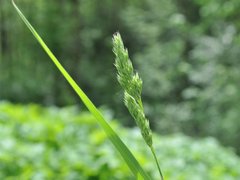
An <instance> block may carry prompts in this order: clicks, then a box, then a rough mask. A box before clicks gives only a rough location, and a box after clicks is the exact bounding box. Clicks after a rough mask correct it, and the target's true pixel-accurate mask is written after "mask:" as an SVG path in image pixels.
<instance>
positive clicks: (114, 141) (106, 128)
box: [12, 0, 151, 180]
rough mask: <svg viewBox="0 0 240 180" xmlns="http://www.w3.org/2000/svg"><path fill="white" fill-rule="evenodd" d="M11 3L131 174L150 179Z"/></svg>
mask: <svg viewBox="0 0 240 180" xmlns="http://www.w3.org/2000/svg"><path fill="white" fill-rule="evenodd" d="M12 3H13V6H14V7H15V9H16V11H17V12H18V14H19V16H20V17H21V19H22V20H23V21H24V23H25V24H26V26H27V27H28V28H29V30H30V31H31V32H32V34H33V35H34V37H35V38H36V39H37V41H38V42H39V43H40V45H41V46H42V48H43V49H44V50H45V52H46V53H47V54H48V56H49V57H50V58H51V60H52V61H53V63H54V64H55V65H56V67H57V68H58V69H59V71H60V72H61V73H62V75H63V76H64V77H65V79H66V80H67V81H68V83H69V84H70V85H71V86H72V88H73V89H74V91H75V92H76V93H77V94H78V96H79V97H80V99H81V100H82V101H83V103H84V104H85V106H86V107H87V108H88V110H89V111H90V112H91V113H92V114H93V115H94V116H95V118H96V119H97V120H98V123H99V124H100V125H101V127H102V128H103V130H104V131H105V133H106V134H107V137H108V138H109V139H110V141H111V142H112V144H113V145H114V147H115V148H116V149H117V150H118V152H119V153H120V154H121V156H122V157H123V159H124V160H125V162H126V163H127V165H128V167H129V168H130V169H131V171H132V172H133V174H134V175H135V176H136V178H137V179H139V175H140V177H142V178H144V179H146V180H149V179H151V178H150V177H149V175H148V174H147V173H146V172H145V171H144V170H143V168H142V167H141V166H140V164H139V163H138V161H137V160H136V159H135V157H134V156H133V154H132V153H131V152H130V150H129V149H128V148H127V146H126V145H125V144H124V143H123V142H122V140H121V139H120V138H119V136H118V135H117V133H116V132H115V131H114V130H113V129H112V128H111V126H110V125H109V124H108V123H107V121H106V120H105V119H104V117H103V116H102V114H101V113H100V111H99V110H98V109H97V108H96V107H95V105H94V104H93V103H92V102H91V100H90V99H89V98H88V97H87V95H86V94H85V93H84V92H83V91H82V89H81V88H80V87H79V86H78V85H77V83H76V82H75V81H74V80H73V79H72V77H71V76H70V75H69V74H68V72H67V71H66V70H65V69H64V67H63V66H62V65H61V64H60V62H59V61H58V60H57V58H56V57H55V56H54V54H53V53H52V52H51V50H50V49H49V48H48V47H47V45H46V44H45V43H44V41H43V40H42V38H41V37H40V35H39V34H38V33H37V32H36V30H35V29H34V28H33V27H32V25H31V24H30V23H29V21H28V20H27V19H26V17H25V16H24V15H23V13H22V12H21V11H20V9H19V8H18V7H17V5H16V4H15V3H14V1H13V0H12ZM140 179H141V178H140Z"/></svg>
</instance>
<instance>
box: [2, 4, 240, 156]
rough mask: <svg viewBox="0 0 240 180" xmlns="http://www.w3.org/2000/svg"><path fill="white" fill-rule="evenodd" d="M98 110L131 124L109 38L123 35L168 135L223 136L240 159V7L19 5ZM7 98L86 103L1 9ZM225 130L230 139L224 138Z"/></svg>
mask: <svg viewBox="0 0 240 180" xmlns="http://www.w3.org/2000/svg"><path fill="white" fill-rule="evenodd" d="M19 5H20V7H21V8H22V9H23V11H24V12H25V14H26V15H27V17H28V18H29V20H30V21H31V22H32V23H33V25H34V26H35V27H36V29H37V30H38V31H39V32H40V34H41V35H42V37H43V38H44V39H45V40H46V42H47V44H48V45H49V47H50V48H51V49H52V50H53V51H54V53H55V54H56V56H57V57H59V59H60V60H61V62H62V63H63V65H64V66H65V67H66V69H67V70H68V71H69V72H70V73H71V75H73V77H74V78H75V79H76V80H77V82H78V83H79V84H80V85H81V87H83V89H84V90H85V91H86V92H87V94H88V95H89V96H90V97H91V99H92V100H93V101H94V102H96V104H97V105H102V104H104V105H107V106H108V107H110V108H111V109H113V110H114V111H115V113H116V116H117V117H120V118H119V119H122V122H123V123H124V124H127V125H133V124H134V122H133V121H132V120H131V121H130V120H129V119H130V116H127V115H125V113H126V109H125V108H124V106H123V103H122V100H121V99H122V98H121V97H122V93H121V90H120V89H119V86H118V84H117V81H116V75H115V69H114V67H113V62H114V56H113V53H111V49H112V44H111V36H112V34H113V33H114V32H116V31H120V32H121V34H122V36H123V39H124V42H125V44H126V46H127V47H128V49H129V53H130V57H131V58H132V60H133V63H134V65H135V66H136V67H137V69H138V71H139V74H140V76H141V77H142V78H143V95H144V99H143V101H144V103H145V107H146V109H145V110H146V113H147V114H148V116H149V119H150V120H151V121H152V122H151V123H152V126H153V127H154V128H155V130H157V131H158V132H160V133H172V132H184V133H186V134H188V135H193V136H209V135H211V136H215V137H217V138H219V139H220V140H221V142H222V143H224V144H226V145H231V146H234V147H236V148H237V150H238V151H239V152H240V142H239V140H238V139H239V136H238V132H239V131H240V122H239V120H238V118H239V117H240V111H239V109H240V94H239V93H238V89H239V88H240V84H239V82H240V71H239V68H240V63H239V60H238V59H239V57H240V51H239V49H240V33H239V32H240V22H239V8H240V1H239V0H229V1H223V0H220V1H219V0H209V1H206V0H193V1H190V0H179V1H177V0H170V1H163V0H159V1H156V0H147V1H144V0H138V1H137V0H134V1H130V2H129V1H126V0H124V1H111V0H102V1H101V3H99V1H97V0H92V1H86V0H70V1H66V0H61V1H56V0H53V1H34V2H33V1H29V0H22V1H21V3H20V4H19ZM0 10H1V12H0V20H1V26H0V58H1V59H0V72H1V75H0V99H8V100H11V101H14V102H38V103H43V104H56V105H60V106H62V105H68V104H75V103H77V102H79V101H78V98H77V97H76V96H75V95H74V93H73V91H72V90H71V88H69V86H68V85H67V83H66V82H65V80H64V79H63V78H62V77H61V75H60V74H59V73H58V72H57V71H56V69H55V68H54V66H53V65H52V63H51V62H50V61H49V59H48V57H47V56H46V55H45V54H44V52H43V51H42V50H41V49H40V48H39V45H38V44H37V43H36V42H35V40H34V39H33V38H32V36H31V35H30V33H29V32H28V31H27V30H26V28H25V26H24V25H23V24H22V22H21V21H18V19H17V18H18V17H17V16H16V14H15V12H14V10H13V8H12V6H11V4H10V2H8V1H0ZM223 132H224V133H223Z"/></svg>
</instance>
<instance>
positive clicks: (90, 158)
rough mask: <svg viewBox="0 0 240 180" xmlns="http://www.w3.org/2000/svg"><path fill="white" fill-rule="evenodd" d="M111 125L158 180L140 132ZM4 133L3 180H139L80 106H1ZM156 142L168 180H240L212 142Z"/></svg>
mask: <svg viewBox="0 0 240 180" xmlns="http://www.w3.org/2000/svg"><path fill="white" fill-rule="evenodd" d="M105 114H106V116H109V117H110V114H109V113H107V111H106V113H105ZM110 123H111V125H112V126H113V127H114V128H115V129H116V130H117V131H118V132H119V135H120V136H121V137H122V138H123V140H124V141H125V142H126V144H127V145H128V146H129V148H130V149H131V150H132V151H133V153H134V154H135V155H136V157H137V158H138V159H139V161H140V162H141V164H143V166H144V167H145V169H146V170H147V171H148V172H149V173H150V174H151V175H152V177H153V178H154V177H155V178H154V179H156V177H158V173H157V171H156V167H155V165H154V163H152V162H151V160H150V159H151V158H152V157H151V154H150V152H149V151H148V150H147V148H146V146H145V144H144V141H143V139H142V137H141V135H140V132H139V131H138V130H137V129H126V128H123V127H122V126H121V125H120V124H119V122H118V121H116V120H112V121H110ZM0 132H1V136H0V169H1V171H0V178H1V179H6V178H11V179H34V180H35V179H36V180H37V179H69V180H71V179H134V178H133V177H131V172H130V171H129V169H128V167H127V166H126V164H125V163H124V161H123V160H122V159H121V158H120V156H119V154H118V153H116V151H115V150H114V149H113V147H112V145H111V144H110V142H108V141H107V138H106V136H105V133H104V132H103V131H102V129H101V128H99V127H98V125H97V123H96V120H95V119H94V118H93V116H91V115H90V114H89V113H88V112H84V111H82V112H80V111H79V109H78V108H77V107H76V106H75V107H68V108H61V109H59V108H57V107H49V108H42V107H41V106H38V105H34V104H30V105H25V106H23V105H20V104H18V105H13V104H10V103H7V102H1V103H0ZM154 141H155V144H156V150H157V154H158V158H159V160H160V161H161V164H162V168H163V171H164V174H165V178H166V179H194V180H195V179H196V180H197V179H229V180H231V179H233V180H235V179H239V178H240V171H239V169H240V158H239V157H237V155H235V154H234V153H233V152H232V151H231V150H229V149H226V148H223V147H221V146H220V145H219V144H218V143H217V142H216V141H215V140H214V139H212V138H204V139H202V140H194V139H192V138H189V137H186V136H183V135H180V134H178V135H171V136H165V137H162V136H158V135H154Z"/></svg>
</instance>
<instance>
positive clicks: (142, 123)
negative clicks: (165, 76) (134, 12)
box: [113, 33, 152, 147]
mask: <svg viewBox="0 0 240 180" xmlns="http://www.w3.org/2000/svg"><path fill="white" fill-rule="evenodd" d="M113 52H114V54H115V55H116V59H115V66H116V68H117V72H118V76H117V79H118V82H119V83H120V85H121V86H122V88H123V89H124V102H125V105H126V107H127V108H128V111H129V112H130V114H131V115H132V117H133V118H134V120H135V121H136V124H137V125H138V127H139V128H140V130H141V133H142V136H143V138H144V140H145V142H146V143H147V144H148V146H150V147H151V146H152V132H151V129H150V127H149V121H148V120H147V118H146V117H145V114H144V111H143V106H142V100H141V93H142V80H141V78H140V77H139V75H138V73H134V72H133V65H132V62H131V60H130V58H129V55H128V51H127V50H126V49H125V48H124V45H123V42H122V38H121V36H120V34H119V33H116V34H115V35H114V36H113Z"/></svg>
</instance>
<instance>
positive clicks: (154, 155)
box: [150, 146, 164, 180]
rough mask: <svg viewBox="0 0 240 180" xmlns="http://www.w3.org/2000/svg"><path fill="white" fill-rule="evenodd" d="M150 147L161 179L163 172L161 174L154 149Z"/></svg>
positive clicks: (162, 179)
mask: <svg viewBox="0 0 240 180" xmlns="http://www.w3.org/2000/svg"><path fill="white" fill-rule="evenodd" d="M150 149H151V151H152V154H153V157H154V159H155V162H156V164H157V167H158V171H159V174H160V176H161V180H164V178H163V174H162V171H161V168H160V165H159V163H158V160H157V156H156V153H155V151H154V148H153V146H151V147H150Z"/></svg>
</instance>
